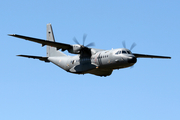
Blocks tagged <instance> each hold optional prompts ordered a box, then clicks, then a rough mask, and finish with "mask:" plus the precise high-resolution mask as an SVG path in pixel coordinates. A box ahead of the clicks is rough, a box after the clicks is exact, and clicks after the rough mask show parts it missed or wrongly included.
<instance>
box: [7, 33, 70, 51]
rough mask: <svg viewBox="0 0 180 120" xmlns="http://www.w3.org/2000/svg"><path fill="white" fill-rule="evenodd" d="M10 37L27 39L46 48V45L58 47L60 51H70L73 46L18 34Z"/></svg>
mask: <svg viewBox="0 0 180 120" xmlns="http://www.w3.org/2000/svg"><path fill="white" fill-rule="evenodd" d="M8 35H9V36H13V37H17V38H21V39H25V40H29V41H32V42H36V43H40V44H42V46H44V45H49V46H53V47H56V48H57V49H58V50H59V49H63V50H68V49H71V48H72V46H71V45H69V44H64V43H59V42H52V41H47V40H42V39H38V38H32V37H27V36H23V35H17V34H8Z"/></svg>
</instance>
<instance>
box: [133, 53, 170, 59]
mask: <svg viewBox="0 0 180 120" xmlns="http://www.w3.org/2000/svg"><path fill="white" fill-rule="evenodd" d="M133 55H134V56H135V57H137V58H165V59H171V57H168V56H157V55H146V54H137V53H133Z"/></svg>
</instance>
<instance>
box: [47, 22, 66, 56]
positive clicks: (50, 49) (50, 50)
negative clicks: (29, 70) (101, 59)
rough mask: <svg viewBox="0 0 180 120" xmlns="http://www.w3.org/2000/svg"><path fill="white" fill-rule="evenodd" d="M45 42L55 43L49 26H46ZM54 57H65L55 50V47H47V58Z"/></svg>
mask: <svg viewBox="0 0 180 120" xmlns="http://www.w3.org/2000/svg"><path fill="white" fill-rule="evenodd" d="M46 34H47V41H52V42H55V39H54V34H53V30H52V26H51V24H50V23H49V24H47V33H46ZM55 56H57V57H58V56H66V55H65V54H64V53H62V52H60V51H59V50H57V48H56V47H51V46H48V45H47V57H55Z"/></svg>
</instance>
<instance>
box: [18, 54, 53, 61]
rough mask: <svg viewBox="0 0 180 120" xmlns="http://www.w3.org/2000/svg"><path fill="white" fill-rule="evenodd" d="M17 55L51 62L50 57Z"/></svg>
mask: <svg viewBox="0 0 180 120" xmlns="http://www.w3.org/2000/svg"><path fill="white" fill-rule="evenodd" d="M17 56H20V57H27V58H33V59H39V60H41V61H44V62H50V61H49V60H48V57H40V56H31V55H17Z"/></svg>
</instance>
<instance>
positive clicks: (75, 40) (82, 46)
mask: <svg viewBox="0 0 180 120" xmlns="http://www.w3.org/2000/svg"><path fill="white" fill-rule="evenodd" d="M86 37H87V35H86V34H84V35H83V44H82V45H81V44H80V43H79V42H78V40H77V39H76V38H75V37H74V38H73V40H74V42H75V43H76V44H78V45H80V46H81V48H84V47H90V46H95V44H94V42H91V43H89V44H87V45H86V46H84V44H85V41H86Z"/></svg>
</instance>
